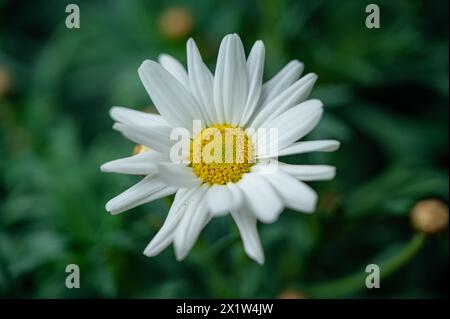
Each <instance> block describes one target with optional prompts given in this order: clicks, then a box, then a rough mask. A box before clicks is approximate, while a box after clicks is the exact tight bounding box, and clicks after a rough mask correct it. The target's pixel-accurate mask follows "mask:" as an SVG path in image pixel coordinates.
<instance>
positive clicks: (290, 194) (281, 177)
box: [261, 169, 317, 213]
mask: <svg viewBox="0 0 450 319" xmlns="http://www.w3.org/2000/svg"><path fill="white" fill-rule="evenodd" d="M261 176H263V177H264V178H265V179H266V180H267V181H268V182H269V183H270V184H271V185H272V186H273V187H274V188H275V189H276V191H277V193H278V195H279V196H280V197H281V198H282V199H283V202H284V204H285V205H286V206H287V207H289V208H291V209H294V210H298V211H301V212H305V213H312V212H313V211H314V209H315V208H316V204H317V193H316V192H315V191H314V190H313V189H312V188H311V187H309V186H308V185H306V184H305V183H302V182H300V181H298V180H296V179H295V178H294V177H292V176H290V175H289V174H287V173H285V172H283V171H282V170H280V169H279V170H277V171H276V172H275V173H272V174H267V175H261Z"/></svg>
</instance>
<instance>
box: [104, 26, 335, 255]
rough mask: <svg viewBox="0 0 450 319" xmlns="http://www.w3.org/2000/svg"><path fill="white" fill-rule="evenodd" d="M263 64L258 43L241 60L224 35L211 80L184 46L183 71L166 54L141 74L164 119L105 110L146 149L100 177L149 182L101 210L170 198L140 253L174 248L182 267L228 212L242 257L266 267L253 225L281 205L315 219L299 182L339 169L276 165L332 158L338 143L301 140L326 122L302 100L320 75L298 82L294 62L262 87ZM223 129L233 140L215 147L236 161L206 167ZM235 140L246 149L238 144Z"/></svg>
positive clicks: (236, 42) (237, 44)
mask: <svg viewBox="0 0 450 319" xmlns="http://www.w3.org/2000/svg"><path fill="white" fill-rule="evenodd" d="M264 57H265V48H264V44H263V42H261V41H257V42H256V43H255V44H254V46H253V47H252V49H251V51H250V54H249V55H248V57H247V58H246V56H245V52H244V48H243V45H242V42H241V40H240V38H239V36H238V35H236V34H231V35H227V36H225V38H224V39H223V40H222V43H221V45H220V49H219V55H218V60H217V65H216V70H215V74H214V75H213V74H212V73H211V71H210V70H209V69H208V67H207V66H206V65H205V63H204V62H203V61H202V58H201V56H200V53H199V51H198V48H197V46H196V44H195V42H194V41H193V40H192V39H190V40H189V41H188V42H187V70H186V69H185V68H184V67H183V65H182V64H181V63H180V62H178V61H177V60H175V59H174V58H173V57H171V56H169V55H161V56H160V58H159V63H157V62H154V61H150V60H146V61H144V62H143V63H142V65H141V66H140V68H139V71H138V72H139V76H140V78H141V80H142V82H143V84H144V86H145V89H146V90H147V92H148V94H149V95H150V98H151V99H152V101H153V103H154V104H155V107H156V108H157V110H158V111H159V113H160V115H156V114H148V113H143V112H139V111H135V110H131V109H127V108H123V107H113V108H112V109H111V116H112V118H113V119H114V120H115V121H116V123H115V124H114V126H113V128H114V129H116V130H118V131H119V132H121V133H122V134H123V135H124V136H125V137H127V138H128V139H130V140H131V141H133V142H135V143H137V144H142V145H145V146H146V147H147V148H146V149H145V150H146V151H145V152H141V153H139V154H137V155H134V156H131V157H126V158H123V159H118V160H115V161H112V162H108V163H106V164H104V165H102V167H101V169H102V171H104V172H115V173H123V174H134V175H145V177H144V178H143V179H142V180H141V181H140V182H139V183H137V184H136V185H134V186H133V187H131V188H129V189H128V190H126V191H125V192H123V193H122V194H120V195H118V196H116V197H114V198H113V199H111V200H110V201H109V202H108V203H107V204H106V209H107V210H108V211H109V212H110V213H111V214H118V213H121V212H123V211H126V210H129V209H131V208H133V207H136V206H138V205H141V204H145V203H147V202H150V201H153V200H156V199H159V198H162V197H165V196H168V195H171V194H175V198H174V201H173V204H172V206H171V208H170V210H169V212H168V215H167V217H166V220H165V222H164V224H163V226H162V227H161V229H160V230H159V232H158V233H157V234H156V236H155V237H154V238H153V240H152V241H151V242H150V243H149V244H148V246H147V247H146V248H145V251H144V254H145V255H147V256H155V255H157V254H159V253H160V252H161V251H162V250H164V249H165V248H166V247H167V246H169V245H170V244H171V243H173V245H174V247H175V255H176V258H177V259H178V260H182V259H183V258H185V257H186V255H187V254H188V252H189V251H190V249H191V248H192V246H193V245H194V243H195V241H196V239H197V237H198V236H199V234H200V232H201V231H202V229H203V228H204V227H205V226H206V225H207V223H208V222H209V221H210V220H211V218H213V217H214V216H220V215H224V214H228V213H230V214H231V216H232V218H233V219H234V221H235V222H236V225H237V227H238V229H239V232H240V234H241V237H242V241H243V244H244V249H245V251H246V253H247V254H248V256H249V257H250V258H252V259H254V260H255V261H257V262H258V263H260V264H262V263H264V252H263V249H262V247H261V241H260V238H259V235H258V231H257V221H258V220H259V221H261V222H263V223H273V222H275V221H276V220H277V218H278V216H279V215H280V213H281V212H282V210H283V209H284V207H288V208H290V209H293V210H296V211H300V212H305V213H311V212H313V211H314V209H315V206H316V202H317V194H316V192H315V191H314V190H313V189H312V188H310V187H309V186H308V185H307V184H305V183H304V181H315V180H327V179H331V178H333V177H334V175H335V168H334V167H332V166H328V165H292V164H285V163H282V162H278V161H277V158H278V156H285V155H292V154H302V153H306V152H313V151H324V152H328V151H334V150H336V149H337V148H338V147H339V142H337V141H334V140H320V141H304V142H298V140H299V139H301V138H302V137H304V136H305V135H306V134H308V133H309V132H310V131H311V130H312V129H313V128H314V127H315V126H316V124H317V123H318V122H319V120H320V118H321V115H322V111H323V109H322V103H321V102H320V101H319V100H316V99H310V100H308V95H309V93H310V91H311V89H312V87H313V85H314V83H315V81H316V79H317V76H316V75H315V74H313V73H309V74H306V75H305V76H303V77H300V76H301V74H302V71H303V64H302V63H301V62H299V61H296V60H294V61H291V62H290V63H288V64H287V65H286V66H285V67H284V68H283V69H282V70H281V71H279V72H278V74H276V75H275V76H274V77H273V78H272V79H271V80H269V81H268V82H266V83H264V84H263V83H262V78H263V69H264ZM195 120H197V121H200V123H201V127H200V133H199V132H197V133H195V132H193V131H192V130H193V121H195ZM174 128H185V129H189V130H191V133H192V135H191V137H190V151H189V156H187V158H186V156H185V157H184V161H180V162H174V161H173V160H172V159H171V150H173V147H174V144H175V143H176V141H174V139H173V138H171V132H172V131H173V129H174ZM261 128H266V129H275V130H276V131H277V135H276V138H274V135H272V134H269V133H267V132H270V130H266V131H264V130H263V131H262V132H263V133H262V134H259V133H258V134H256V133H255V132H258V130H259V129H261ZM226 131H230V132H231V133H232V135H233V136H234V139H231V140H230V139H228V140H227V139H226V138H225V139H223V140H222V139H220V140H219V141H220V142H219V143H222V144H220V145H219V146H223V149H224V150H225V153H226V152H227V150H226V148H230V147H231V153H233V154H234V155H236V157H232V160H231V161H227V162H222V163H216V162H211V161H206V160H204V159H203V157H202V154H203V153H202V151H205V150H206V147H207V145H208V143H204V140H203V137H204V136H207V135H210V136H213V138H215V137H214V136H216V137H217V135H214V134H210V133H211V132H216V133H217V132H218V133H219V135H218V136H221V135H222V136H225V135H226V134H227V133H226ZM238 138H239V140H240V141H241V145H243V146H245V147H243V148H238V147H237V146H236V145H237V143H235V141H236V140H237V139H238ZM230 141H231V142H230ZM274 145H275V147H274ZM196 146H197V147H196ZM196 156H197V160H194V158H195V157H196ZM237 156H239V158H240V159H241V160H240V161H237ZM242 159H244V161H242ZM269 167H271V169H267V168H269Z"/></svg>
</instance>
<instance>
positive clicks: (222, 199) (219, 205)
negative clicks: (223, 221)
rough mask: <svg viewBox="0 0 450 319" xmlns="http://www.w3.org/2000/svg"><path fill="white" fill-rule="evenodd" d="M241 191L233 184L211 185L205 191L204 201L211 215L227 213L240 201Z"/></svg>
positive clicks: (241, 197) (237, 205) (238, 204)
mask: <svg viewBox="0 0 450 319" xmlns="http://www.w3.org/2000/svg"><path fill="white" fill-rule="evenodd" d="M242 199H243V196H242V192H241V191H240V190H239V188H238V187H236V186H235V185H234V184H231V183H230V184H228V185H217V184H216V185H212V186H211V187H210V188H209V189H208V192H207V193H206V202H207V204H208V208H209V210H210V212H211V214H212V215H214V216H219V215H224V214H227V213H228V212H229V211H230V210H231V209H235V208H237V207H239V206H240V205H241V203H242Z"/></svg>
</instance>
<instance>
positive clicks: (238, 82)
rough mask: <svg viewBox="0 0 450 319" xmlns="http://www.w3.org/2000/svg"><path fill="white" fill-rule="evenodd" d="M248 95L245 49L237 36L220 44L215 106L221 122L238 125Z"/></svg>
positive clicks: (215, 85) (230, 36)
mask: <svg viewBox="0 0 450 319" xmlns="http://www.w3.org/2000/svg"><path fill="white" fill-rule="evenodd" d="M247 95H248V73H247V65H246V61H245V52H244V47H243V46H242V42H241V39H240V38H239V36H238V35H237V34H231V35H227V36H226V37H225V38H224V39H223V40H222V43H221V44H220V49H219V55H218V58H217V65H216V72H215V76H214V104H215V106H216V109H217V112H218V115H219V117H220V118H219V120H222V122H224V123H230V124H238V123H239V120H240V118H241V115H242V112H243V111H244V107H245V103H246V102H247Z"/></svg>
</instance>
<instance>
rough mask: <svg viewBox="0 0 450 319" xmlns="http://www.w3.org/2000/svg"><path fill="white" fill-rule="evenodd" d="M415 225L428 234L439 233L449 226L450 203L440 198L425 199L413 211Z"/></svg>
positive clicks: (412, 219)
mask: <svg viewBox="0 0 450 319" xmlns="http://www.w3.org/2000/svg"><path fill="white" fill-rule="evenodd" d="M411 221H412V225H413V227H414V228H415V229H416V230H417V231H419V232H421V233H425V234H428V235H431V234H437V233H440V232H442V231H445V230H446V229H447V228H448V205H447V204H445V203H444V202H442V201H441V200H438V199H425V200H422V201H420V202H418V203H416V205H415V206H414V207H413V209H412V211H411Z"/></svg>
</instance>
